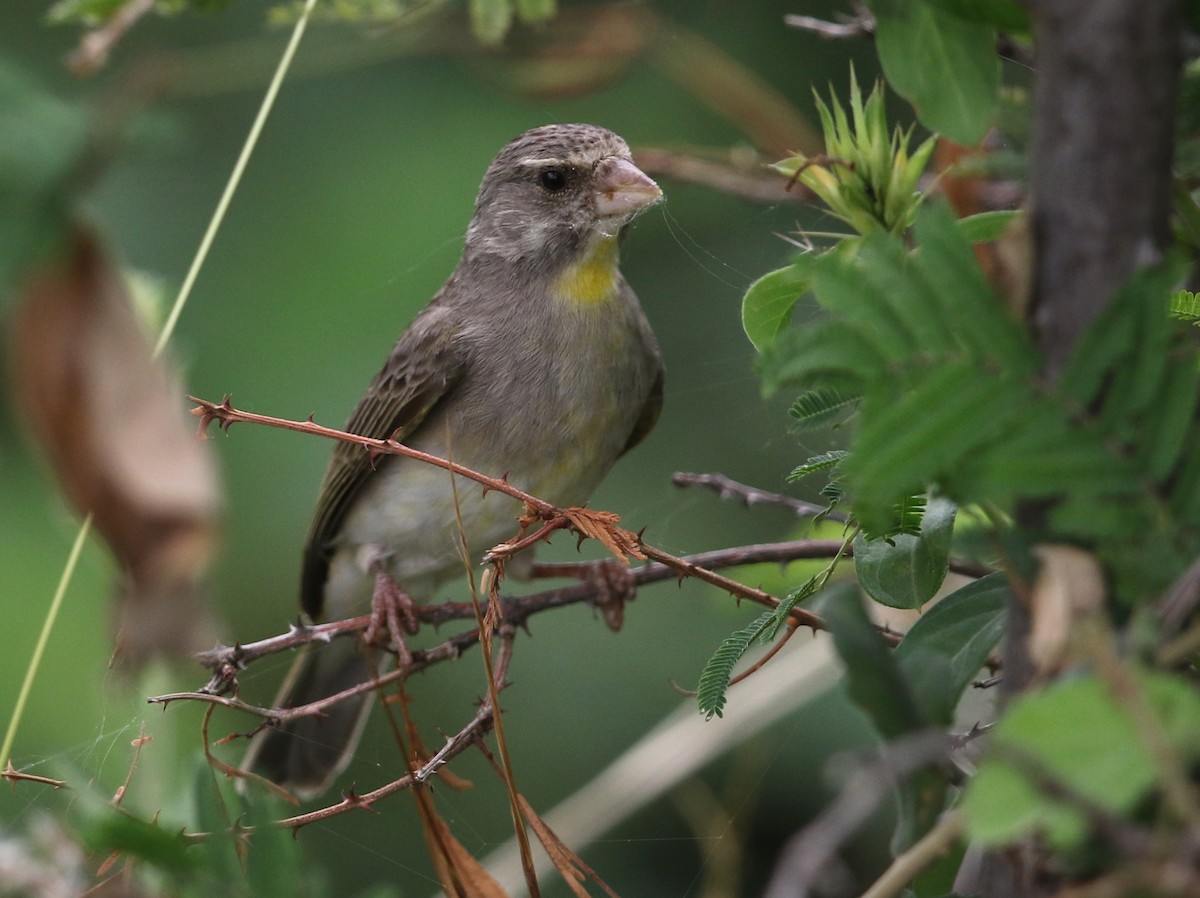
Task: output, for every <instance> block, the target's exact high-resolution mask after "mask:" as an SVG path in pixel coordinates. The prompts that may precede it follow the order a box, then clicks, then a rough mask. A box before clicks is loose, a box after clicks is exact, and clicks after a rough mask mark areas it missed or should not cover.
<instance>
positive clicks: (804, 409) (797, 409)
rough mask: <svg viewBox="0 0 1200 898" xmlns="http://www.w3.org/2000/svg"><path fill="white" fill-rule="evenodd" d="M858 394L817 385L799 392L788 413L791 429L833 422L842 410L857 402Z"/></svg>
mask: <svg viewBox="0 0 1200 898" xmlns="http://www.w3.org/2000/svg"><path fill="white" fill-rule="evenodd" d="M858 400H859V396H858V394H856V393H851V392H848V391H846V390H841V389H837V388H835V387H819V388H818V389H815V390H809V391H808V392H807V393H803V394H801V395H800V396H799V397H798V398H797V399H796V401H795V402H793V403H792V407H791V408H790V409H788V414H789V415H791V416H792V421H793V424H792V430H793V431H797V432H800V431H805V430H815V429H816V428H818V427H826V426H828V425H830V424H832V423H834V422H835V421H836V420H837V418H838V417H839V416H840V415H842V414H843V413H844V412H846V411H848V410H850V409H852V408H854V406H856V405H857V404H858Z"/></svg>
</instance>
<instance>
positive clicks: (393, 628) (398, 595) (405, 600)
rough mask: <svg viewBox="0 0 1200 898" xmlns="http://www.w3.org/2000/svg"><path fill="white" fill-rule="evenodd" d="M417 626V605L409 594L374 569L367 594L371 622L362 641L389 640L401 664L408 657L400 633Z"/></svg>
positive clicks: (388, 577)
mask: <svg viewBox="0 0 1200 898" xmlns="http://www.w3.org/2000/svg"><path fill="white" fill-rule="evenodd" d="M419 628H420V621H418V620H417V608H416V605H415V604H414V603H413V600H412V597H411V596H410V595H409V594H408V593H406V592H405V591H404V590H403V589H401V588H400V584H399V583H397V582H396V581H395V580H393V579H392V578H391V577H390V576H389V575H388V574H386V573H383V572H382V571H379V572H376V574H375V592H374V594H373V595H372V596H371V622H370V623H369V624H367V629H366V630H365V631H364V632H363V639H364V640H365V641H366V643H367V644H368V645H373V644H375V643H376V642H379V643H381V644H384V645H386V644H388V643H390V644H391V646H392V647H393V648H394V649H395V650H396V657H397V658H398V659H399V663H400V665H401V666H403V665H405V664H406V663H408V662H409V661H410V660H412V653H411V652H410V651H409V650H408V644H407V643H406V642H405V639H404V636H405V634H409V635H412V634H414V633H416V632H417V630H418V629H419ZM381 637H383V638H381Z"/></svg>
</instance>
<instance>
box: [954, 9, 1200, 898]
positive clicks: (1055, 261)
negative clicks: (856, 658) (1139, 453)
mask: <svg viewBox="0 0 1200 898" xmlns="http://www.w3.org/2000/svg"><path fill="white" fill-rule="evenodd" d="M1029 6H1030V11H1031V13H1032V15H1033V20H1034V38H1035V44H1036V66H1037V80H1036V87H1035V90H1034V100H1033V141H1032V146H1031V148H1030V194H1031V201H1032V218H1031V222H1032V234H1033V244H1034V246H1033V248H1034V263H1033V264H1034V271H1033V278H1032V284H1033V286H1032V295H1031V297H1030V303H1029V307H1028V308H1029V322H1028V323H1029V327H1030V329H1031V332H1032V334H1033V337H1034V339H1035V341H1036V343H1037V345H1038V346H1039V348H1040V349H1041V351H1042V354H1043V358H1044V364H1043V369H1042V375H1043V377H1044V379H1045V380H1046V382H1047V384H1050V385H1053V384H1054V383H1056V382H1057V381H1058V379H1059V378H1060V377H1061V375H1062V373H1063V371H1064V369H1065V367H1066V365H1067V362H1068V360H1069V359H1070V357H1071V354H1072V353H1073V352H1074V350H1075V347H1076V345H1077V344H1078V342H1079V339H1080V338H1081V337H1082V336H1083V334H1084V332H1085V331H1086V330H1087V328H1088V327H1089V326H1090V325H1091V324H1092V322H1093V321H1095V320H1096V318H1097V317H1098V316H1099V314H1100V313H1101V311H1103V309H1104V308H1105V306H1106V305H1107V304H1108V302H1109V301H1110V300H1111V299H1112V298H1113V296H1114V294H1115V292H1116V291H1117V289H1118V288H1119V287H1120V286H1121V285H1122V284H1123V283H1124V282H1125V281H1126V280H1127V279H1128V278H1129V276H1130V275H1131V274H1132V273H1133V272H1134V271H1135V270H1136V269H1137V268H1138V267H1140V266H1143V265H1147V264H1151V263H1153V262H1155V261H1157V260H1158V259H1159V258H1161V256H1162V254H1163V252H1164V251H1165V250H1166V248H1167V247H1168V245H1169V241H1170V221H1169V216H1170V193H1171V161H1172V152H1173V145H1174V122H1175V107H1176V101H1177V96H1178V88H1179V77H1180V71H1181V65H1182V59H1183V54H1182V34H1183V3H1182V2H1181V0H1142V2H1133V0H1031V2H1030V3H1029ZM1045 510H1046V506H1044V505H1042V504H1035V503H1026V504H1025V505H1023V506H1020V507H1019V508H1018V513H1017V517H1018V523H1019V524H1020V526H1022V528H1026V529H1027V532H1034V533H1036V532H1037V531H1038V530H1040V529H1042V528H1041V526H1040V525H1041V524H1042V523H1043V521H1044V514H1045ZM1009 606H1010V607H1009V625H1008V633H1007V643H1006V644H1007V650H1006V657H1005V672H1004V676H1005V695H1006V696H1012V695H1014V694H1017V693H1019V692H1021V691H1022V690H1023V689H1024V688H1025V687H1026V686H1027V685H1028V683H1029V681H1030V678H1031V675H1032V668H1031V665H1030V663H1029V656H1028V653H1027V651H1026V644H1025V638H1026V636H1027V634H1028V632H1029V617H1028V613H1027V609H1026V608H1025V607H1024V605H1022V604H1021V603H1020V602H1019V601H1016V600H1015V599H1014V600H1010V602H1009ZM1040 860H1041V857H1040V853H1039V852H1038V851H1036V850H1034V849H1033V847H1032V846H1026V850H1018V851H1012V852H1008V853H1005V854H991V855H987V856H985V857H984V858H983V859H982V863H981V865H980V868H979V871H978V876H977V878H976V881H975V883H974V884H973V886H974V888H973V889H972V891H975V892H977V893H978V894H980V895H982V896H984V898H1038V896H1043V895H1050V894H1053V893H1055V892H1057V891H1058V890H1059V887H1060V886H1061V885H1062V883H1061V882H1060V881H1058V879H1057V877H1056V876H1055V875H1053V874H1052V873H1050V872H1048V871H1046V870H1044V869H1042V864H1041V863H1040Z"/></svg>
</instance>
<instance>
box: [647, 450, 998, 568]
mask: <svg viewBox="0 0 1200 898" xmlns="http://www.w3.org/2000/svg"><path fill="white" fill-rule="evenodd" d="M671 483H673V484H675V486H683V487H688V486H702V487H706V488H708V489H710V490H712V491H713V492H715V493H716V494H717V495H718V496H719V497H720V498H722V499H732V500H735V501H738V502H741V503H743V504H744V505H746V506H747V507H751V506H754V505H770V506H773V507H775V508H786V509H788V510H789V511H792V512H794V513H795V514H796V516H797V517H802V518H807V517H813V518H822V517H823V518H828V519H829V520H831V521H838V522H841V523H844V522H845V521H846V520H847V518H846V516H845V515H843V514H840V513H837V512H834V511H831V510H830V509H828V508H826V507H824V506H821V505H814V504H813V503H811V502H805V501H803V500H801V499H793V498H792V497H791V496H785V495H783V494H782V493H773V492H770V491H769V490H762V489H759V488H758V487H754V486H748V485H747V484H744V483H739V482H738V481H736V480H733V479H731V478H729V477H726V476H725V475H724V474H689V473H687V472H684V471H677V472H675V473H674V474H673V475H671ZM844 554H845V555H847V556H851V555H853V554H854V553H853V548H852V547H847V549H846V551H845V553H844ZM949 565H950V570H951V571H953V572H954V573H956V574H961V575H962V576H964V577H973V578H975V579H979V578H980V577H986V576H987V575H988V574H991V573H994V572H995V569H994V568H992V567H991V566H989V565H986V564H983V563H981V562H978V561H972V560H970V559H968V558H951V559H950V560H949Z"/></svg>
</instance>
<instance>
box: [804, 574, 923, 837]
mask: <svg viewBox="0 0 1200 898" xmlns="http://www.w3.org/2000/svg"><path fill="white" fill-rule="evenodd" d="M823 595H824V599H823V601H822V602H821V604H820V606H819V610H820V613H821V614H822V615H823V616H824V618H825V622H826V624H827V625H828V626H829V631H830V635H831V636H832V637H833V642H834V645H835V646H836V647H837V651H838V655H839V656H840V657H841V659H842V662H843V663H844V664H845V666H846V689H847V692H848V693H849V695H850V699H851V700H852V701H853V702H854V703H855V704H856V705H857V706H858V707H859V708H860V709H861V710H862V711H863V712H864V713H865V714H866V715H867V717H868V718H869V719H870V720H871V723H872V724H874V726H875V729H876V730H877V731H878V732H879V733H880V735H881V736H883V738H884V739H885V740H887V741H892V740H895V739H898V738H900V737H901V736H904V735H906V734H909V733H915V732H918V731H920V730H923V729H925V728H926V727H927V726H928V722H927V721H926V720H925V719H924V718H923V717H922V716H921V713H920V710H919V709H918V708H917V705H916V702H915V701H914V699H913V696H912V693H911V692H910V691H909V689H908V684H907V682H906V681H905V679H904V677H903V675H902V673H901V671H900V668H899V666H898V665H897V663H896V656H895V655H894V654H893V653H892V651H891V649H889V648H888V647H887V644H886V643H885V642H884V641H883V637H882V636H880V635H879V633H878V631H876V629H875V628H874V626H873V625H872V624H871V621H870V619H869V618H868V617H867V612H866V609H865V607H864V606H863V601H862V598H861V597H860V595H859V592H858V589H857V588H856V587H854V586H853V585H852V584H842V585H840V586H835V587H833V588H831V589H829V590H826V592H825V593H824V594H823ZM945 794H946V780H945V777H944V776H943V775H942V774H941V773H939V772H937V771H936V770H933V769H930V768H923V769H921V770H918V771H916V772H915V773H913V774H912V775H911V776H909V777H908V778H907V779H905V780H904V781H903V782H902V783H900V784H899V785H898V787H897V799H898V802H899V811H900V813H899V817H898V820H897V823H896V831H895V834H894V835H893V838H892V848H893V850H894V851H902V850H904V849H905V848H907V847H908V846H909V845H911V844H912V843H913V842H914V841H916V840H917V839H918V838H920V836H921V835H922V834H923V833H924V832H926V831H927V830H928V829H929V827H930V826H931V825H932V824H933V822H934V821H935V820H936V819H937V815H938V813H940V812H941V810H942V808H943V806H944V804H945Z"/></svg>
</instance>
